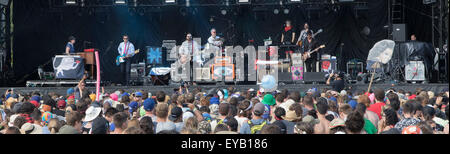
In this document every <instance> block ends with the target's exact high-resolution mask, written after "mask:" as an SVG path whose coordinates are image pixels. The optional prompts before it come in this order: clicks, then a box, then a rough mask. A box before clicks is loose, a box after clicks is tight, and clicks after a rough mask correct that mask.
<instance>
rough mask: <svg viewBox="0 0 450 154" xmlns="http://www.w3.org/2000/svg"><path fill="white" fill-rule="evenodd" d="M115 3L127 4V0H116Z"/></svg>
mask: <svg viewBox="0 0 450 154" xmlns="http://www.w3.org/2000/svg"><path fill="white" fill-rule="evenodd" d="M114 4H115V5H126V4H127V0H114Z"/></svg>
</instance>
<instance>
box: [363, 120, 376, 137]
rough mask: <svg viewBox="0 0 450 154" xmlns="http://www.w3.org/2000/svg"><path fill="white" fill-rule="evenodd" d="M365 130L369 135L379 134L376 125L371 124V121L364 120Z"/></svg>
mask: <svg viewBox="0 0 450 154" xmlns="http://www.w3.org/2000/svg"><path fill="white" fill-rule="evenodd" d="M364 130H365V131H366V132H367V134H376V133H377V132H378V130H377V128H376V127H375V125H373V124H372V122H370V120H369V119H366V118H364Z"/></svg>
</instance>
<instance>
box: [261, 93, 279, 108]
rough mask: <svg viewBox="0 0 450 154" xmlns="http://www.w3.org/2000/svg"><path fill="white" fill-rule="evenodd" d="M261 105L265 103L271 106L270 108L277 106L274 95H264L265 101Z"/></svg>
mask: <svg viewBox="0 0 450 154" xmlns="http://www.w3.org/2000/svg"><path fill="white" fill-rule="evenodd" d="M261 103H263V104H265V105H270V106H273V105H275V104H276V102H275V99H274V98H273V95H272V94H266V95H264V99H263V100H262V102H261Z"/></svg>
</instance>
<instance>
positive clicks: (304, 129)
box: [294, 121, 314, 134]
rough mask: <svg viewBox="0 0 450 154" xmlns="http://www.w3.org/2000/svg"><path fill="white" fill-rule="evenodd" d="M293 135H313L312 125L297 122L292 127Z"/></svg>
mask: <svg viewBox="0 0 450 154" xmlns="http://www.w3.org/2000/svg"><path fill="white" fill-rule="evenodd" d="M294 134H314V125H313V124H312V123H309V122H302V121H301V122H297V123H296V124H295V126H294Z"/></svg>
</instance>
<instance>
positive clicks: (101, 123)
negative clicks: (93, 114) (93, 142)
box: [92, 117, 109, 134]
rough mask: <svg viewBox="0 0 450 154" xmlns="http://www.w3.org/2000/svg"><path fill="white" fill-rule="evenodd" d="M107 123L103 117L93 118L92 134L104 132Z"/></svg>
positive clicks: (106, 128) (107, 125)
mask: <svg viewBox="0 0 450 154" xmlns="http://www.w3.org/2000/svg"><path fill="white" fill-rule="evenodd" d="M108 127H109V124H108V121H107V120H106V119H105V118H103V117H98V118H95V119H94V120H93V121H92V134H106V131H107V130H108Z"/></svg>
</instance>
